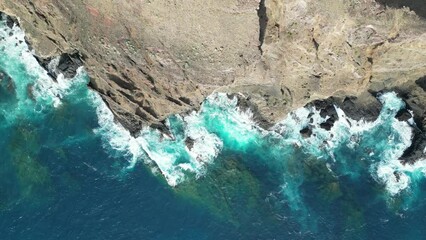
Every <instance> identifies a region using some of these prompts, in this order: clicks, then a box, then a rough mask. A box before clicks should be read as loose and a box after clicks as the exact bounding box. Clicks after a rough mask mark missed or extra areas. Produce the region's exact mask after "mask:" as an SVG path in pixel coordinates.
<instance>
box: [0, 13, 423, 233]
mask: <svg viewBox="0 0 426 240" xmlns="http://www.w3.org/2000/svg"><path fill="white" fill-rule="evenodd" d="M0 51H1V55H0V79H1V80H0V152H1V155H2V156H1V161H0V164H1V167H0V179H1V181H0V238H1V239H58V238H64V239H77V238H79V239H218V238H220V239H256V238H257V239H365V238H386V239H401V238H406V239H418V237H419V236H422V235H424V234H426V229H424V228H423V227H422V226H424V224H425V219H424V216H425V214H426V207H425V204H426V193H425V189H426V182H425V178H426V160H425V159H424V158H423V157H422V156H423V155H422V154H424V150H425V149H424V147H423V146H424V141H423V140H422V136H423V135H422V134H423V126H422V125H420V123H421V122H419V120H418V115H416V113H417V112H419V111H418V110H416V109H415V107H413V106H414V105H413V104H412V103H411V102H410V99H408V98H406V96H404V94H403V91H402V90H401V89H385V90H383V91H381V92H375V93H374V95H375V97H376V98H377V105H375V106H374V107H373V106H369V107H368V108H365V107H362V106H359V105H356V102H357V100H356V99H351V98H349V97H348V98H343V99H338V98H334V99H328V100H318V101H314V102H312V103H310V104H308V105H306V106H305V107H302V108H299V109H295V110H294V111H291V112H290V113H288V115H287V116H286V117H285V118H283V119H282V120H280V121H278V122H277V123H273V124H272V123H269V124H268V125H270V126H269V127H268V128H266V127H265V126H264V125H263V124H261V122H260V120H261V119H260V120H259V118H260V117H259V116H258V114H257V113H256V109H255V106H252V105H251V104H250V103H249V102H247V97H246V96H244V94H226V93H221V92H215V93H212V94H211V95H209V96H208V97H207V98H206V99H205V100H204V101H203V103H202V104H201V107H200V108H199V109H198V111H189V112H187V113H185V114H176V115H172V116H170V117H168V118H167V119H166V120H165V121H164V125H165V126H166V127H167V131H159V130H158V129H156V128H152V127H150V126H148V125H147V126H144V127H143V128H142V130H141V131H139V132H137V133H136V134H134V133H131V132H130V131H129V130H128V129H126V128H124V127H123V126H122V125H121V124H120V122H118V121H116V119H115V116H114V114H113V113H112V112H111V110H110V109H109V108H108V106H107V104H106V103H105V102H104V101H103V100H102V98H101V97H100V96H99V94H98V93H97V92H95V91H93V90H91V89H89V88H88V87H87V85H88V84H89V82H90V80H89V76H88V75H87V73H86V71H85V69H84V68H83V67H80V68H78V69H77V68H76V69H74V70H75V71H73V73H74V74H71V75H64V74H63V73H62V72H61V71H60V70H61V69H59V68H58V64H59V63H60V62H61V60H60V58H57V60H52V59H51V61H49V62H48V63H46V64H44V66H42V65H43V64H40V59H38V60H37V59H36V58H35V57H34V55H33V52H32V51H31V50H30V49H29V47H28V45H27V43H26V41H25V33H24V32H23V31H22V30H21V28H20V27H19V26H18V25H17V23H16V22H14V21H13V20H11V19H10V18H9V17H7V16H6V15H3V14H2V16H1V22H0ZM421 83H422V81H421V80H419V84H420V85H421ZM355 112H358V113H360V112H361V113H365V119H364V117H362V116H359V115H358V116H356V115H355ZM367 112H370V114H368V116H367ZM420 112H421V111H420ZM416 141H417V143H416ZM413 144H417V145H415V147H414V148H413V147H412V146H413ZM418 153H419V154H418Z"/></svg>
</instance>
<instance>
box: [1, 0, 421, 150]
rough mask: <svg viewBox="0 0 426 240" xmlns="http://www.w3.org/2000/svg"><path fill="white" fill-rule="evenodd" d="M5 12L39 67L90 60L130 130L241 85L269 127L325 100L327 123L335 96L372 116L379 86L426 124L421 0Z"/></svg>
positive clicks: (6, 0) (68, 70)
mask: <svg viewBox="0 0 426 240" xmlns="http://www.w3.org/2000/svg"><path fill="white" fill-rule="evenodd" d="M0 11H3V12H5V13H7V14H8V15H10V16H17V17H19V24H20V25H21V27H22V28H23V29H24V30H25V31H26V33H27V35H28V42H29V43H30V44H31V45H32V47H33V49H34V51H35V54H36V55H37V56H38V57H39V59H41V63H42V65H43V61H45V60H46V59H48V61H46V62H45V63H44V65H46V63H47V64H49V63H51V60H52V59H54V57H56V56H64V57H61V58H60V61H59V62H61V63H62V64H59V65H58V68H55V69H57V70H58V71H59V72H62V73H64V74H65V75H66V76H69V77H70V76H72V75H73V73H74V72H75V68H76V66H79V65H80V64H82V65H84V66H85V68H86V69H87V71H88V73H89V76H90V79H91V80H90V84H89V86H90V87H91V88H93V89H94V90H96V91H97V92H99V94H100V95H101V96H102V98H103V100H104V101H105V102H106V103H107V105H108V106H109V108H110V109H111V110H112V112H113V113H114V116H115V117H116V119H117V120H118V121H119V122H120V123H121V124H122V125H123V126H124V127H126V128H127V129H129V130H130V131H131V132H132V134H137V132H138V131H139V130H140V129H141V128H142V127H143V126H146V125H151V126H155V127H159V128H162V129H165V126H164V124H163V123H162V122H163V120H164V119H165V118H166V117H168V116H170V115H171V114H175V113H183V112H186V111H188V110H191V109H194V108H198V107H199V106H200V103H201V102H202V101H203V100H204V99H205V97H206V96H207V95H209V94H211V93H212V92H214V91H222V92H227V93H242V94H243V95H244V96H245V99H246V100H247V103H243V102H240V105H241V106H243V105H247V106H250V108H253V109H255V111H254V112H255V113H256V114H255V116H256V119H257V120H258V122H260V123H263V126H264V127H265V128H267V127H268V126H271V125H273V123H275V122H277V121H278V120H281V119H283V118H284V117H285V116H286V114H287V113H288V112H290V111H292V110H294V109H296V108H298V107H302V106H305V105H306V104H308V103H311V102H312V103H314V102H315V101H326V103H327V104H325V105H324V106H323V107H321V109H322V110H321V111H323V112H324V114H325V113H330V114H331V115H330V116H331V117H330V119H329V120H328V122H326V123H324V125H323V127H324V128H330V127H331V126H332V125H333V123H334V121H335V118H336V116H334V114H335V113H333V112H332V108H331V105H332V104H336V105H338V106H339V107H341V108H342V109H343V110H344V111H345V112H346V113H347V114H348V116H349V117H351V118H354V119H361V118H363V119H366V120H370V121H371V120H374V119H375V118H377V116H378V112H379V110H380V104H379V103H378V101H377V99H376V98H375V96H374V93H377V92H380V91H390V90H395V91H397V92H398V93H399V94H400V96H402V98H403V99H404V100H405V101H406V103H407V106H408V107H409V109H410V110H411V111H413V114H414V120H415V123H416V126H417V127H418V128H419V129H420V130H421V129H424V124H425V115H424V114H425V106H424V104H423V103H424V102H425V101H424V100H425V99H424V98H425V95H426V94H425V91H424V89H425V85H426V84H425V80H424V76H426V54H425V52H424V49H426V34H425V32H426V20H425V16H426V14H425V13H426V11H425V4H424V3H423V1H420V0H415V1H408V2H407V1H403V0H377V1H375V0H363V1H355V0H348V1H342V0H337V1H336V0H317V1H313V0H287V1H284V0H239V1H231V0H220V1H217V0H206V1H202V2H200V1H197V0H183V1H179V2H176V1H172V0H162V1H158V0H141V1H127V0H126V1H120V2H118V1H112V0H103V1H100V0H88V1H70V0H67V1H56V0H42V1H31V0H14V1H11V0H0ZM75 51H78V53H79V55H78V57H71V56H73V53H75ZM64 54H65V55H64ZM43 59H45V60H43ZM61 59H62V60H61ZM76 59H78V61H77V64H76V61H75V60H76ZM51 74H52V75H53V76H54V74H57V73H56V70H55V71H53V73H51ZM330 97H332V98H330ZM324 99H325V100H324ZM332 102H333V103H332ZM398 117H402V115H401V116H398ZM407 117H408V115H406V116H405V117H403V118H404V119H405V118H407ZM416 136H417V135H416ZM418 139H422V138H418ZM420 142H422V141H420ZM420 145H421V144H420ZM417 150H419V149H417ZM417 150H416V151H417ZM421 150H422V151H423V149H421ZM419 151H420V150H419Z"/></svg>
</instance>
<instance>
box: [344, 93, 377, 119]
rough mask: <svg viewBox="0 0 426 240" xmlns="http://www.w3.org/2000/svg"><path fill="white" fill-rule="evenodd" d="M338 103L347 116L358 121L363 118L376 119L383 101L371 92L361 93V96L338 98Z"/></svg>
mask: <svg viewBox="0 0 426 240" xmlns="http://www.w3.org/2000/svg"><path fill="white" fill-rule="evenodd" d="M337 105H338V106H339V107H340V108H341V109H342V110H343V111H344V112H345V114H346V116H348V117H349V118H351V119H354V120H357V121H358V120H361V119H365V120H366V121H375V120H376V119H377V117H378V116H379V115H380V110H381V108H382V105H381V103H380V102H379V101H378V100H377V99H376V98H375V97H374V96H373V95H372V94H370V93H364V94H361V95H360V96H359V97H354V96H348V97H345V98H343V99H338V100H337Z"/></svg>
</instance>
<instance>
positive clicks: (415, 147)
mask: <svg viewBox="0 0 426 240" xmlns="http://www.w3.org/2000/svg"><path fill="white" fill-rule="evenodd" d="M414 131H415V132H414V137H413V139H412V143H411V146H410V147H408V148H407V149H406V150H405V151H404V154H403V155H402V157H401V160H402V162H403V163H409V164H412V163H414V162H416V161H417V160H419V159H424V158H426V154H425V153H424V152H423V151H424V150H425V149H426V135H425V133H424V132H422V131H420V130H419V129H415V130H414Z"/></svg>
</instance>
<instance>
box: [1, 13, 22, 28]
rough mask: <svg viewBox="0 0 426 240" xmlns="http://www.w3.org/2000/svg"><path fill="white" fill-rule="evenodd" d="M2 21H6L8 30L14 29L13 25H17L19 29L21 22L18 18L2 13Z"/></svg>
mask: <svg viewBox="0 0 426 240" xmlns="http://www.w3.org/2000/svg"><path fill="white" fill-rule="evenodd" d="M0 20H2V21H6V26H7V27H8V28H13V25H17V26H18V27H19V21H18V19H17V18H16V17H13V16H9V15H7V14H5V13H3V12H1V11H0Z"/></svg>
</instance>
